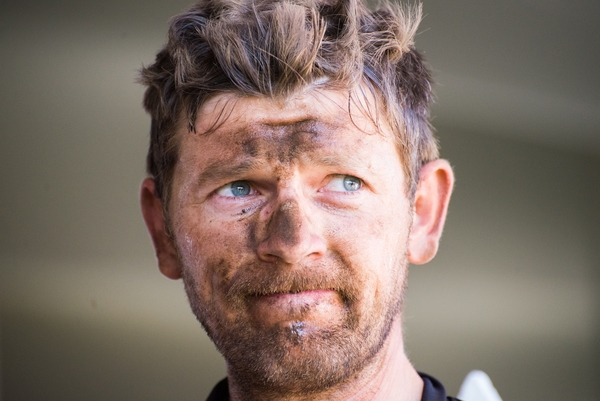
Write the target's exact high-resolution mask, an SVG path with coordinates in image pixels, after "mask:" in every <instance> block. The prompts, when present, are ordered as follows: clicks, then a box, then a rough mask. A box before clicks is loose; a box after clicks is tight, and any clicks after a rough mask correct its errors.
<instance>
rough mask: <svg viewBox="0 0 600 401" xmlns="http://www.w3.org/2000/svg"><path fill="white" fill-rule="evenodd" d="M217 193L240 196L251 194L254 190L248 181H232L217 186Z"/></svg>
mask: <svg viewBox="0 0 600 401" xmlns="http://www.w3.org/2000/svg"><path fill="white" fill-rule="evenodd" d="M217 193H218V194H219V195H221V196H226V197H240V196H248V195H252V194H253V193H254V190H253V189H252V187H251V186H250V184H249V183H248V181H234V182H232V183H229V184H227V185H224V186H222V187H221V188H219V189H218V190H217Z"/></svg>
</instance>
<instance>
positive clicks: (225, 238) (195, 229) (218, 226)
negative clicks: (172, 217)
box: [174, 213, 252, 302]
mask: <svg viewBox="0 0 600 401" xmlns="http://www.w3.org/2000/svg"><path fill="white" fill-rule="evenodd" d="M180 221H182V222H183V223H181V224H179V225H178V226H177V227H176V228H175V229H174V234H175V237H176V242H177V246H178V250H179V257H180V259H181V263H182V265H183V268H184V269H185V270H186V272H187V273H188V274H190V275H193V277H194V279H195V282H196V283H197V286H198V287H199V288H198V294H199V295H200V296H201V298H202V300H203V301H204V302H206V301H209V300H211V299H213V298H220V297H221V296H222V295H223V294H221V292H222V289H223V288H226V287H227V285H228V283H229V282H230V280H231V277H232V276H233V275H234V274H235V273H236V271H237V270H238V269H239V268H240V267H241V266H243V265H244V264H245V263H247V262H248V258H249V256H250V255H251V249H250V248H249V240H248V238H251V237H252V235H251V226H250V225H249V224H247V223H244V222H240V221H234V222H222V221H219V222H217V221H212V220H210V219H203V218H201V217H198V216H197V215H195V214H193V213H188V214H187V215H182V216H181V218H180Z"/></svg>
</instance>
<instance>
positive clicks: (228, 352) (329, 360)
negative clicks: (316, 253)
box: [182, 255, 406, 399]
mask: <svg viewBox="0 0 600 401" xmlns="http://www.w3.org/2000/svg"><path fill="white" fill-rule="evenodd" d="M332 259H333V261H332V260H331V259H330V260H329V262H328V265H327V268H314V265H313V266H306V267H300V268H295V269H293V270H289V269H288V270H286V269H277V270H276V272H275V273H274V272H273V270H272V269H271V270H269V269H264V268H262V267H260V266H254V265H251V266H247V267H246V268H244V267H241V268H239V269H237V273H236V274H235V275H234V276H233V277H232V278H231V280H229V282H228V283H227V284H226V285H223V288H220V289H219V291H218V292H222V293H223V294H225V295H224V299H225V300H226V301H227V304H228V306H229V310H231V311H232V315H233V316H235V318H234V319H233V321H232V320H231V319H229V320H228V321H226V319H225V317H224V316H222V314H220V313H218V308H217V305H216V303H215V299H214V298H212V299H211V300H210V301H209V302H208V303H203V302H201V301H200V300H201V299H203V298H202V297H201V294H200V293H199V289H200V288H202V286H200V285H199V283H198V279H197V276H196V275H194V271H193V269H190V268H189V267H186V266H183V269H182V273H183V274H182V275H183V282H184V285H185V290H186V293H187V296H188V299H189V302H190V306H191V308H192V311H193V312H194V314H195V315H196V318H197V319H198V321H199V322H200V323H201V324H202V326H203V327H204V329H205V330H206V332H207V334H208V336H209V337H210V338H211V340H212V341H213V342H214V343H215V345H216V347H217V349H218V350H219V351H220V352H221V354H222V355H223V356H224V358H225V360H226V362H227V366H228V372H229V375H230V380H234V381H235V383H236V385H238V386H239V387H240V388H242V389H244V392H243V393H244V394H245V395H247V396H248V397H249V398H248V399H252V398H253V397H254V396H253V395H252V394H260V395H261V396H263V397H264V396H267V395H269V394H271V395H276V394H287V395H294V394H295V395H300V394H302V395H309V394H314V393H319V392H323V391H325V390H327V389H330V388H332V387H334V386H336V385H338V384H341V383H343V382H345V381H347V380H348V379H350V378H351V377H354V376H356V375H357V374H359V372H360V371H361V370H362V369H364V368H365V367H366V366H367V365H368V364H369V363H370V362H372V361H373V359H374V357H375V356H376V355H377V354H378V353H379V351H380V350H381V349H382V347H383V345H384V343H385V341H386V339H387V337H388V335H389V333H390V330H391V327H392V324H393V322H394V320H395V319H396V318H397V316H398V315H399V314H400V312H401V309H402V303H403V296H404V292H405V291H404V287H405V285H406V255H403V257H402V258H401V259H400V260H397V261H395V262H390V263H393V264H394V266H387V267H385V268H392V269H394V270H395V274H394V275H392V276H391V277H389V278H390V280H391V281H393V283H389V285H388V287H387V288H388V289H389V290H388V291H387V292H386V293H385V294H384V295H382V297H381V298H380V299H379V301H378V302H376V303H373V304H372V305H373V307H372V308H371V310H366V311H365V310H361V309H360V305H361V302H364V299H363V296H362V293H363V290H362V287H363V285H362V284H363V281H362V280H361V279H360V274H357V273H356V272H355V270H357V269H353V268H352V267H351V265H350V264H349V263H346V262H345V261H344V260H343V259H342V258H341V257H340V256H339V255H334V257H333V258H332ZM221 262H222V261H221ZM260 272H263V273H262V274H261V273H260ZM315 289H327V290H334V291H335V292H337V294H338V295H339V297H340V299H341V301H342V305H343V306H342V316H341V317H340V318H339V319H338V320H336V321H335V322H334V323H333V324H332V325H329V326H327V327H323V328H320V329H319V330H316V331H315V330H310V331H305V330H304V329H305V323H304V322H303V321H302V319H298V320H297V321H294V322H290V323H289V324H286V325H275V326H272V327H264V326H261V325H258V324H255V323H254V322H253V321H252V319H250V318H249V315H248V311H247V310H248V304H249V303H250V302H251V300H252V297H257V296H261V295H269V294H275V293H287V292H292V293H293V292H299V291H303V290H315ZM307 313H310V310H307ZM292 351H293V352H292Z"/></svg>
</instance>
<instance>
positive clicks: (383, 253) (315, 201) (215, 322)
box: [169, 91, 412, 393]
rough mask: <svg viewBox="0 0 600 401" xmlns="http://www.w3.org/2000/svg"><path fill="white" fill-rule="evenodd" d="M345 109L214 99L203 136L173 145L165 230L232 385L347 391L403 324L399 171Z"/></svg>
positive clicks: (391, 150)
mask: <svg viewBox="0 0 600 401" xmlns="http://www.w3.org/2000/svg"><path fill="white" fill-rule="evenodd" d="M365 101H366V100H365ZM347 105H348V98H347V94H342V93H338V92H333V91H324V92H319V93H315V92H313V93H312V94H309V95H304V96H300V97H297V98H295V99H293V100H290V101H288V102H286V103H285V104H278V103H274V102H273V101H270V100H268V99H263V98H238V97H235V96H233V95H220V96H218V97H216V98H214V99H212V100H211V101H210V102H209V103H207V104H206V105H205V106H203V107H202V109H201V110H200V113H199V117H198V124H197V127H196V128H197V132H198V133H197V134H194V133H188V132H187V130H185V129H183V128H182V129H181V130H180V132H178V135H179V138H178V139H179V141H180V142H179V143H180V150H179V161H178V164H177V166H176V169H175V173H174V179H173V187H172V197H171V201H170V204H169V212H170V229H171V232H172V235H173V240H174V242H175V246H176V249H177V252H178V255H179V261H180V268H181V270H182V272H181V273H182V275H183V278H184V283H185V287H186V291H187V294H188V297H189V299H190V303H191V305H192V309H193V311H194V313H195V314H196V316H197V318H198V319H199V320H200V322H201V323H202V324H203V326H204V327H205V329H206V330H207V332H208V334H209V336H210V337H211V338H212V339H213V341H214V342H215V344H216V346H217V348H218V349H219V350H220V351H221V352H222V353H223V355H224V357H225V359H226V361H227V364H228V368H229V370H230V375H231V376H232V377H235V378H236V380H238V381H252V382H253V383H254V384H256V382H257V381H258V382H259V383H262V384H263V385H264V387H265V388H269V389H279V390H285V391H287V392H292V393H293V392H301V393H307V392H310V391H319V390H322V389H324V388H327V387H329V386H331V385H334V384H336V383H340V382H342V381H344V380H345V379H347V378H349V377H351V376H352V375H354V374H356V373H357V372H358V371H360V370H361V369H362V368H364V367H365V366H367V365H368V364H369V362H373V361H374V360H375V358H374V357H375V356H376V355H377V352H378V351H379V350H380V349H381V347H382V345H383V343H384V341H385V339H386V336H387V334H388V333H389V330H390V327H391V324H392V323H393V321H394V320H395V319H396V318H397V316H398V314H399V312H400V308H401V304H402V295H403V288H404V282H405V278H406V247H407V240H408V236H409V231H410V226H411V220H412V213H411V205H410V201H409V199H407V196H406V191H405V176H404V173H403V169H402V164H401V160H400V158H399V156H398V153H397V151H396V146H395V141H394V136H393V135H392V133H391V132H390V131H389V129H388V128H387V127H386V126H385V125H382V127H381V128H380V129H379V130H378V129H377V128H376V127H375V125H374V124H373V122H372V120H371V119H370V118H369V117H368V116H365V115H364V114H363V113H362V112H360V111H359V108H358V107H356V106H353V107H352V113H351V115H349V114H348V106H347ZM215 123H216V125H215ZM212 127H216V129H215V130H211V131H210V132H209V133H204V132H206V131H207V130H209V129H210V128H212Z"/></svg>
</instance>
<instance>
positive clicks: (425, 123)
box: [140, 0, 438, 208]
mask: <svg viewBox="0 0 600 401" xmlns="http://www.w3.org/2000/svg"><path fill="white" fill-rule="evenodd" d="M420 19H421V7H420V6H413V7H400V6H398V5H392V4H390V3H385V4H384V5H383V6H381V7H379V8H378V9H377V10H376V11H370V10H368V9H367V8H366V6H365V5H364V4H362V3H361V2H360V0H201V1H199V2H198V3H197V4H196V5H194V6H193V7H192V8H191V9H190V10H189V11H187V12H184V13H182V14H180V15H178V16H176V17H174V18H173V19H172V21H171V26H170V29H169V40H168V43H167V44H166V45H165V47H164V48H163V49H162V50H161V51H160V52H159V53H158V54H157V56H156V61H155V63H154V64H152V65H150V66H147V67H145V68H143V69H142V70H141V77H140V82H142V83H143V84H144V85H146V86H147V89H146V93H145V96H144V107H145V109H146V110H147V111H148V112H149V113H150V115H151V116H152V124H151V130H150V148H149V151H148V156H147V170H148V173H149V174H150V175H151V176H152V177H153V178H154V180H155V182H156V195H157V196H158V197H159V198H160V199H161V200H162V201H163V205H164V207H165V208H167V204H168V200H169V190H170V186H171V181H172V178H173V172H174V167H175V165H176V163H177V158H178V141H177V139H176V135H175V131H176V127H177V126H178V125H179V124H180V123H183V122H184V121H185V120H187V126H188V129H189V130H190V131H195V128H194V127H195V122H196V117H197V114H198V110H199V108H200V107H201V106H202V105H203V104H204V103H205V102H206V101H207V100H208V99H209V98H211V97H214V96H216V95H218V94H222V93H233V94H238V95H240V96H262V97H267V98H271V99H273V100H285V99H286V98H288V97H290V96H293V95H294V94H295V93H298V92H299V91H302V90H305V89H307V88H309V89H310V88H312V87H314V88H315V89H333V90H346V91H348V93H349V98H348V107H350V105H351V104H352V102H353V103H354V104H359V105H360V104H362V107H363V109H365V110H367V111H368V112H369V116H370V118H371V119H372V120H373V122H374V123H376V125H378V126H379V117H380V116H381V117H384V118H385V123H386V124H388V125H389V127H391V129H392V131H393V132H394V134H395V136H396V142H397V147H398V151H399V154H400V157H401V160H402V163H403V167H404V171H405V173H406V176H407V189H408V193H409V194H413V193H414V190H415V188H416V185H417V183H418V179H419V177H418V175H419V171H420V168H421V167H422V166H423V165H424V164H425V163H427V162H429V161H431V160H434V159H436V158H438V147H437V142H436V140H435V138H434V137H433V134H432V128H431V126H430V124H429V105H430V103H431V101H432V91H431V74H430V72H429V70H428V68H427V66H426V65H425V63H424V61H423V58H422V57H421V55H420V54H419V53H418V52H417V50H416V49H415V48H414V45H413V39H414V35H415V32H416V30H417V26H418V24H419V22H420ZM367 93H368V94H370V95H371V96H373V98H374V99H375V100H376V102H375V103H376V104H375V105H370V104H366V106H365V104H364V102H361V101H358V102H357V98H358V96H362V95H365V94H367Z"/></svg>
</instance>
